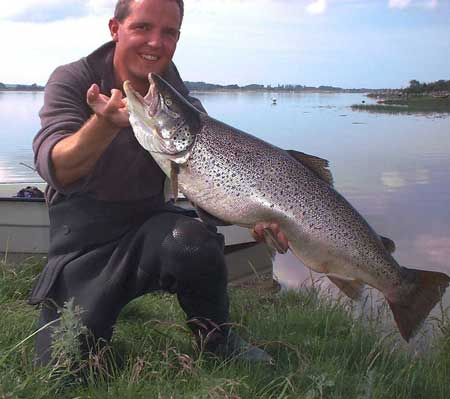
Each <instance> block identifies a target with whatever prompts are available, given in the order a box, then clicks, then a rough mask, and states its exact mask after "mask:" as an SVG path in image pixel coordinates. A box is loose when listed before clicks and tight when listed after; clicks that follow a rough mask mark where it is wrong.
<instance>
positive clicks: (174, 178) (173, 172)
mask: <svg viewBox="0 0 450 399" xmlns="http://www.w3.org/2000/svg"><path fill="white" fill-rule="evenodd" d="M179 172H180V167H179V166H178V164H177V163H175V162H171V163H170V191H171V195H170V196H171V197H172V199H173V201H174V202H176V201H177V199H178V173H179Z"/></svg>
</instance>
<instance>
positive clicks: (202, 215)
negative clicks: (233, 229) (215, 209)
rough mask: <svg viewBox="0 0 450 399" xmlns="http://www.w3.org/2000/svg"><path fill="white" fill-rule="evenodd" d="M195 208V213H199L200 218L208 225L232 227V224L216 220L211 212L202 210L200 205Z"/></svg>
mask: <svg viewBox="0 0 450 399" xmlns="http://www.w3.org/2000/svg"><path fill="white" fill-rule="evenodd" d="M194 206H195V211H196V212H197V215H198V217H199V218H200V219H201V220H202V221H203V222H204V223H206V224H208V225H211V226H231V225H232V223H228V222H224V221H223V220H221V219H219V218H216V217H215V216H213V215H211V214H210V213H209V212H206V211H205V210H204V209H202V208H200V207H199V206H198V205H194Z"/></svg>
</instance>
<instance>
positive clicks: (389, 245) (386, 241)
mask: <svg viewBox="0 0 450 399" xmlns="http://www.w3.org/2000/svg"><path fill="white" fill-rule="evenodd" d="M379 237H380V240H381V242H382V243H383V245H384V248H385V249H386V251H388V252H389V253H390V254H393V253H394V252H395V250H396V246H395V242H394V241H393V240H391V239H390V238H388V237H384V236H379Z"/></svg>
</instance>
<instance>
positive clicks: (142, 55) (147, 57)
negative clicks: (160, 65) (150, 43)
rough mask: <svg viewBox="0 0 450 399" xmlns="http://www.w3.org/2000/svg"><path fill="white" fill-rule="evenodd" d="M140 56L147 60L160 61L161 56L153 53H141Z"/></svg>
mask: <svg viewBox="0 0 450 399" xmlns="http://www.w3.org/2000/svg"><path fill="white" fill-rule="evenodd" d="M140 56H141V57H142V58H143V59H144V60H146V61H158V60H159V57H158V56H156V55H152V54H140Z"/></svg>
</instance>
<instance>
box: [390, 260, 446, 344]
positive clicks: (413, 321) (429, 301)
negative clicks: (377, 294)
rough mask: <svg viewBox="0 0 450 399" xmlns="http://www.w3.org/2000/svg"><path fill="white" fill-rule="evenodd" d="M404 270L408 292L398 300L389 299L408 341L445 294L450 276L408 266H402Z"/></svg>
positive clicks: (401, 331)
mask: <svg viewBox="0 0 450 399" xmlns="http://www.w3.org/2000/svg"><path fill="white" fill-rule="evenodd" d="M402 272H403V273H405V278H406V280H407V281H408V282H409V284H407V287H408V289H407V293H406V294H404V295H401V298H399V299H398V300H395V301H390V300H389V299H387V301H388V303H389V306H390V308H391V310H392V313H393V315H394V319H395V322H396V323H397V326H398V329H399V331H400V334H401V335H402V337H403V338H404V339H405V341H407V342H408V341H409V340H410V339H411V337H413V336H414V335H415V334H416V333H417V331H418V330H419V328H420V326H421V325H422V323H423V321H424V320H425V319H426V317H427V316H428V314H429V313H430V312H431V310H432V309H433V308H434V306H435V305H436V304H437V303H438V302H439V301H440V299H441V298H442V295H444V292H445V290H446V288H447V287H448V285H449V283H450V277H449V276H447V275H446V274H444V273H439V272H431V271H424V270H416V269H407V268H402ZM411 287H412V288H411Z"/></svg>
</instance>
